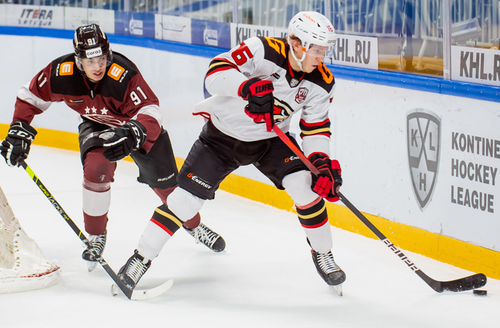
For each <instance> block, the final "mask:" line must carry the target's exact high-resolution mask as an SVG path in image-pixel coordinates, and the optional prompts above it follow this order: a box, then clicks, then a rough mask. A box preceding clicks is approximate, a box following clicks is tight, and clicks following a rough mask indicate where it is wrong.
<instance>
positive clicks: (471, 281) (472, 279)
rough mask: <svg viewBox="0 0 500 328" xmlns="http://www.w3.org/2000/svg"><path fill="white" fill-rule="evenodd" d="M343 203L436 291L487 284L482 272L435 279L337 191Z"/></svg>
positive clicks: (285, 139) (279, 132)
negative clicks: (443, 279) (445, 279)
mask: <svg viewBox="0 0 500 328" xmlns="http://www.w3.org/2000/svg"><path fill="white" fill-rule="evenodd" d="M273 130H274V132H275V133H276V134H277V135H278V137H279V138H280V139H281V140H282V141H283V142H284V143H285V144H286V145H287V146H288V147H289V148H290V149H291V150H292V151H293V152H294V153H295V154H296V155H297V156H298V157H299V158H300V159H301V160H302V162H304V164H305V165H306V166H307V167H308V168H309V169H310V170H311V172H312V173H314V174H315V175H318V173H319V171H318V169H317V168H316V167H315V166H314V165H313V164H312V163H311V162H310V161H309V159H308V158H307V157H306V156H305V155H304V153H302V151H301V150H300V149H299V148H298V147H297V146H296V145H295V144H294V143H293V142H292V141H291V140H290V138H288V136H287V135H286V134H285V133H283V131H282V130H281V129H280V128H279V127H278V126H277V125H274V126H273ZM337 195H338V196H339V198H340V200H341V201H342V203H344V205H345V206H347V208H349V210H351V212H352V213H353V214H354V215H356V216H357V217H358V219H360V220H361V222H363V223H364V224H365V225H366V226H367V227H368V229H370V230H371V231H372V232H373V233H374V234H375V235H376V236H377V237H378V238H379V239H380V240H381V241H382V242H383V243H384V244H385V245H386V246H387V247H388V248H389V249H390V250H392V252H393V253H394V254H396V255H397V256H398V257H399V258H400V260H401V261H403V262H404V263H405V264H406V265H408V267H409V268H410V269H412V271H413V272H415V273H416V274H417V275H418V276H419V277H420V278H422V280H423V281H425V282H426V283H427V285H429V286H430V287H431V288H432V289H434V290H435V291H436V292H438V293H441V292H443V291H452V292H461V291H465V290H470V289H475V288H480V287H483V286H484V285H485V284H486V276H485V275H484V274H482V273H476V274H473V275H471V276H467V277H464V278H460V279H456V280H450V281H439V280H434V279H432V278H431V277H429V276H428V275H426V274H425V273H424V272H423V271H422V270H420V269H419V268H417V266H416V265H415V264H414V263H413V262H412V261H411V260H410V259H409V258H408V257H407V256H406V255H405V254H404V253H403V252H402V251H401V250H400V249H399V248H397V247H396V246H394V244H393V243H392V242H391V241H390V240H389V239H387V237H386V236H384V234H383V233H382V232H380V230H378V229H377V227H375V226H374V225H373V224H372V223H371V222H370V221H369V220H368V219H367V218H366V217H365V216H364V215H363V214H361V212H360V211H358V209H357V208H356V207H354V205H352V203H351V202H350V201H349V200H348V199H347V198H346V197H345V196H344V195H343V194H342V193H341V192H340V191H338V192H337Z"/></svg>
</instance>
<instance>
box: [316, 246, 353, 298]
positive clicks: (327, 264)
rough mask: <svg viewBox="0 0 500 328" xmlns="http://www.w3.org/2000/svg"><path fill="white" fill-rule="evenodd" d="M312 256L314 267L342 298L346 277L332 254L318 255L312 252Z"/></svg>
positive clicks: (329, 252)
mask: <svg viewBox="0 0 500 328" xmlns="http://www.w3.org/2000/svg"><path fill="white" fill-rule="evenodd" d="M311 254H312V258H313V262H314V265H315V266H316V269H317V270H318V273H319V275H320V276H321V278H323V280H324V281H325V282H326V283H327V284H328V285H329V286H331V287H332V288H333V289H334V290H335V291H337V293H338V294H339V295H340V296H342V286H341V284H342V283H343V282H344V281H345V278H346V276H345V273H344V271H342V269H341V268H340V267H339V266H338V265H337V263H335V260H334V259H333V255H332V252H331V251H328V252H327V253H318V252H316V251H314V250H311Z"/></svg>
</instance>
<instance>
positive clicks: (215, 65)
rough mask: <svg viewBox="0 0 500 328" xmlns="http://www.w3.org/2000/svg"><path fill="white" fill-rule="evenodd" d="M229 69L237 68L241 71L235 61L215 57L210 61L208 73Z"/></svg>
mask: <svg viewBox="0 0 500 328" xmlns="http://www.w3.org/2000/svg"><path fill="white" fill-rule="evenodd" d="M228 69H236V70H238V71H239V69H238V67H237V66H236V65H234V64H233V63H231V62H229V61H227V60H225V59H220V58H215V59H213V60H212V61H211V62H210V66H209V67H208V71H207V75H206V76H210V75H211V74H214V73H216V72H220V71H225V70H228Z"/></svg>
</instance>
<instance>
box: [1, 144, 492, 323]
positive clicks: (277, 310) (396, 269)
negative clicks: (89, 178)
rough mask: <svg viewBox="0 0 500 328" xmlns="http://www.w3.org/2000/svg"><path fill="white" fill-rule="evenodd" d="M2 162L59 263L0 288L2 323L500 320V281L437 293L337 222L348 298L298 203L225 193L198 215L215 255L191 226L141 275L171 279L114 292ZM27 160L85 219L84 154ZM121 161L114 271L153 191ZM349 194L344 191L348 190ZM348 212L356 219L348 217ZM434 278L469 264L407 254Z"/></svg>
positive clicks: (7, 182)
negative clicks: (319, 256)
mask: <svg viewBox="0 0 500 328" xmlns="http://www.w3.org/2000/svg"><path fill="white" fill-rule="evenodd" d="M1 161H2V163H0V172H1V178H0V186H1V187H2V188H3V190H4V192H5V194H6V195H7V198H8V200H9V202H10V205H11V207H12V209H13V211H14V213H15V214H16V216H17V217H18V218H19V220H20V222H21V225H22V226H23V228H24V229H25V230H26V232H27V233H28V235H29V236H31V237H32V238H33V239H35V240H36V241H37V243H38V244H39V246H40V248H41V249H42V250H43V252H44V254H45V256H46V257H47V258H48V259H49V260H50V261H52V262H54V263H55V264H57V265H59V266H60V267H61V268H62V274H61V280H60V282H59V283H58V284H56V285H55V286H52V287H49V288H45V289H41V290H36V291H29V292H22V293H13V294H3V295H0V304H1V305H0V313H1V320H0V327H2V328H24V327H29V328H32V327H72V328H79V327H95V328H100V327H120V328H128V327H144V328H149V327H151V328H156V327H171V328H178V327H179V328H181V327H193V328H194V327H196V328H200V327H203V328H210V327H214V328H215V327H217V328H225V327H228V328H229V327H231V328H235V327H238V328H242V327H273V328H276V327H287V328H288V327H290V328H292V327H309V328H315V327H340V328H343V327H356V328H360V327H370V328H376V327H384V328H387V327H391V328H392V327H394V328H396V327H397V328H410V327H420V328H423V327H425V328H430V327H439V328H443V327H453V328H462V327H463V328H466V327H467V328H470V327H488V328H493V327H499V325H500V311H499V309H500V281H498V280H494V279H489V280H488V283H487V285H486V286H485V287H484V288H483V289H487V290H488V295H487V296H486V297H482V296H474V295H473V294H472V292H471V291H467V292H461V293H452V292H445V293H442V294H438V293H436V292H435V291H433V290H432V289H431V288H430V287H428V286H427V284H425V283H424V282H423V281H422V280H421V279H420V278H419V277H418V276H417V275H416V274H415V273H413V272H412V271H411V270H410V269H409V268H408V267H407V266H406V265H405V264H404V263H402V262H401V261H400V260H399V259H398V258H397V257H396V256H394V255H393V254H392V252H391V251H389V250H388V249H387V247H385V246H384V245H383V244H382V243H381V242H380V241H379V240H378V239H377V240H375V239H369V238H365V237H362V236H359V235H356V234H352V233H349V232H346V231H343V230H340V229H337V228H332V232H333V242H334V249H333V253H334V255H335V258H336V261H337V263H338V264H339V265H340V266H341V267H342V268H343V269H344V271H345V272H346V274H347V280H346V282H345V283H344V286H343V290H344V296H343V297H340V296H338V295H336V294H335V293H334V292H333V291H332V290H331V289H329V287H327V285H326V284H325V283H324V282H323V280H322V279H321V278H320V277H319V275H318V274H317V273H316V269H315V267H314V264H313V262H312V259H311V256H310V251H309V247H308V245H307V243H306V240H305V234H304V232H303V229H302V228H301V227H300V225H299V223H298V220H297V218H296V215H295V214H293V213H292V212H286V211H282V210H278V209H276V208H273V207H270V206H267V205H263V204H260V203H256V202H253V201H250V200H247V199H244V198H241V197H238V196H234V195H231V194H229V193H226V192H224V191H219V192H218V193H217V197H216V199H215V200H214V201H209V202H206V203H205V206H204V208H203V209H202V211H201V215H202V220H203V222H204V223H205V224H206V225H208V226H209V227H211V228H212V229H214V230H215V231H217V232H219V233H220V234H222V235H223V237H224V238H225V240H226V243H227V247H226V250H225V251H224V252H222V253H212V252H211V251H210V250H209V249H208V248H206V247H205V246H203V245H200V244H195V243H194V240H193V239H192V237H191V236H189V235H188V234H187V233H186V232H184V230H182V229H181V230H179V231H178V233H176V234H175V235H174V237H173V238H172V239H171V240H170V241H169V242H168V243H167V245H166V246H165V248H164V249H163V251H162V252H161V254H160V256H159V257H158V258H157V259H155V260H154V261H153V264H152V266H151V268H150V269H149V271H148V272H147V273H146V275H145V276H144V277H143V279H142V280H141V282H140V283H139V285H138V288H151V287H154V286H156V285H158V284H161V283H163V282H164V281H166V280H167V279H170V278H172V279H174V285H173V287H172V288H171V289H170V290H169V291H168V292H167V293H166V294H164V295H162V296H160V297H158V298H155V299H152V300H147V301H130V300H128V299H127V298H126V297H125V296H124V295H118V296H116V297H112V296H111V292H110V287H111V284H112V280H111V279H110V277H109V276H108V275H107V273H106V272H105V271H104V270H103V269H102V267H100V266H98V267H97V268H96V270H94V271H93V272H91V273H89V272H87V267H86V263H85V262H84V261H83V260H82V259H81V252H82V251H83V246H82V245H83V244H82V242H81V241H80V239H79V238H78V237H77V236H76V235H75V233H74V232H73V230H72V229H71V228H70V227H69V225H68V224H67V223H66V222H65V220H64V219H63V218H62V217H61V216H60V215H59V214H58V212H57V211H56V210H55V209H54V208H53V206H52V205H51V204H50V203H49V201H48V200H47V198H46V197H45V196H44V195H43V194H42V192H41V191H40V190H39V189H38V187H37V186H36V185H35V184H34V183H33V181H31V178H30V177H29V176H28V174H26V172H24V170H23V169H22V168H10V167H8V166H7V165H6V164H5V163H4V161H3V158H2V159H1ZM27 163H28V165H29V166H30V167H31V168H32V170H33V171H34V172H35V174H36V175H37V176H38V177H39V178H40V180H41V181H42V183H44V184H45V186H46V187H47V189H48V190H49V191H50V192H51V193H52V194H53V196H54V197H55V199H56V200H57V201H58V202H59V203H60V204H61V205H62V207H63V208H64V209H65V210H66V212H67V213H68V214H69V216H70V217H71V218H72V219H73V220H74V221H75V223H76V224H77V225H78V226H79V227H80V229H81V230H84V229H83V228H84V227H83V219H82V213H81V206H82V205H81V203H82V202H81V179H82V168H81V164H80V159H79V154H78V153H77V152H72V151H65V150H59V149H54V148H47V147H41V146H36V145H35V146H33V147H32V151H31V154H30V157H29V159H28V160H27ZM136 176H137V169H136V167H135V165H134V164H133V163H131V162H125V161H121V162H120V163H119V164H118V169H117V171H116V175H115V182H114V183H113V186H112V204H111V210H110V212H109V224H108V243H107V247H106V250H105V252H104V254H103V257H104V258H105V259H106V261H107V262H108V263H109V264H110V266H111V267H112V268H113V269H114V270H115V271H118V270H119V269H120V267H121V266H122V265H123V264H124V263H125V261H126V260H127V259H128V257H129V256H130V255H131V254H132V252H133V250H134V249H135V247H136V245H137V241H138V239H139V237H140V235H141V233H142V231H143V229H144V227H145V226H146V223H147V222H148V220H149V219H150V217H151V215H152V213H153V211H154V209H155V208H156V206H159V205H160V201H159V199H158V198H157V196H156V195H155V194H154V193H153V191H152V190H150V189H149V188H148V187H147V186H145V185H141V184H139V183H138V182H137V181H136ZM346 196H348V195H346ZM353 220H357V219H356V218H355V217H354V216H353ZM406 254H407V255H408V256H409V257H410V258H411V259H412V260H413V261H414V262H415V264H416V265H417V267H419V268H420V269H421V270H423V271H424V272H425V273H426V274H428V275H429V276H431V277H432V278H434V279H437V280H452V279H457V278H460V277H462V276H466V275H469V274H471V272H468V271H465V270H462V269H458V268H455V267H453V266H450V265H446V264H443V263H440V262H437V261H434V260H431V259H428V258H426V257H423V256H420V255H417V254H412V253H410V252H406Z"/></svg>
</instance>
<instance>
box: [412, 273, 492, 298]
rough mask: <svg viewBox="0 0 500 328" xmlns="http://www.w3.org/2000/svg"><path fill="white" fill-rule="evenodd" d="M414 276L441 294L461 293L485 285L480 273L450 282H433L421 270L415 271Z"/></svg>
mask: <svg viewBox="0 0 500 328" xmlns="http://www.w3.org/2000/svg"><path fill="white" fill-rule="evenodd" d="M416 274H417V275H419V276H420V278H422V279H423V280H424V281H425V282H426V283H427V284H428V285H429V286H430V287H431V288H432V289H434V290H435V291H436V292H438V293H442V292H444V291H450V292H463V291H466V290H471V289H476V288H481V287H483V286H484V285H486V281H487V279H486V276H485V275H484V274H482V273H476V274H473V275H471V276H467V277H464V278H460V279H456V280H450V281H438V280H434V279H432V278H430V277H429V276H427V275H426V274H425V273H424V272H423V271H421V270H418V271H416Z"/></svg>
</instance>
